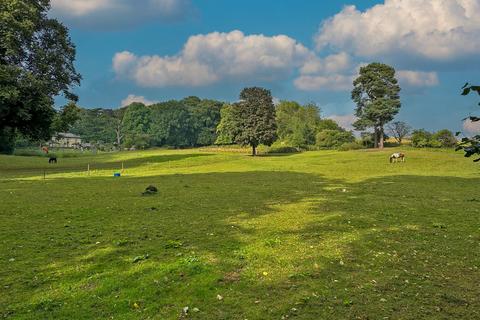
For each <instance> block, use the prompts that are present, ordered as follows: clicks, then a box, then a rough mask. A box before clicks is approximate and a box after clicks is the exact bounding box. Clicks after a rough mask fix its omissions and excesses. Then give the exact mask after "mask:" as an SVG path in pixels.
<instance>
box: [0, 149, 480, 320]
mask: <svg viewBox="0 0 480 320" xmlns="http://www.w3.org/2000/svg"><path fill="white" fill-rule="evenodd" d="M391 152H393V151H392V149H391V150H385V151H382V152H372V151H363V150H362V151H351V152H336V151H318V152H306V153H301V154H293V155H278V156H274V155H271V156H260V157H255V158H254V157H249V156H246V155H244V154H241V153H226V152H225V153H222V152H218V151H215V150H209V149H204V150H182V151H173V150H172V151H167V150H152V151H145V152H126V153H116V154H101V155H98V156H96V157H90V156H85V157H78V158H64V159H59V163H58V164H57V165H52V166H49V165H48V163H47V159H45V158H41V157H13V156H0V318H2V317H3V318H7V319H187V318H188V319H190V318H191V319H249V320H253V319H480V299H479V297H480V286H479V283H480V270H479V268H480V189H479V186H480V185H479V182H480V166H479V165H478V164H474V163H472V161H471V160H468V159H465V158H463V156H462V154H460V153H454V152H453V151H433V150H432V151H428V150H408V151H407V162H405V163H398V164H390V163H388V155H389V154H390V153H391ZM122 163H123V166H124V169H125V170H124V172H123V175H122V177H120V178H113V177H112V175H113V173H114V172H116V171H119V170H120V168H121V166H122ZM88 165H90V169H91V171H90V173H87V171H86V170H87V166H88ZM44 173H45V179H44ZM150 184H153V185H155V186H157V187H158V189H159V192H158V194H156V195H151V196H142V195H141V193H142V191H143V190H144V189H145V187H147V186H148V185H150ZM185 307H188V312H184V311H183V310H184V308H185Z"/></svg>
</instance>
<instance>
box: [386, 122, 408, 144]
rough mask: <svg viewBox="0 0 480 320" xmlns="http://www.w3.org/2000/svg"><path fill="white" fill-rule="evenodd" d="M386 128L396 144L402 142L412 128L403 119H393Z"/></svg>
mask: <svg viewBox="0 0 480 320" xmlns="http://www.w3.org/2000/svg"><path fill="white" fill-rule="evenodd" d="M388 130H389V132H390V134H391V135H392V136H393V137H394V138H395V140H397V142H398V144H402V141H403V138H405V137H406V136H407V135H408V134H409V133H410V131H411V130H412V128H411V127H410V126H409V125H408V124H406V123H405V122H403V121H395V122H392V123H391V124H389V125H388Z"/></svg>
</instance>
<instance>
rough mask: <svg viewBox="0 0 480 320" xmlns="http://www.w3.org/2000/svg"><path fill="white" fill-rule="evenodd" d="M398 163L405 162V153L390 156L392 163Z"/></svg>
mask: <svg viewBox="0 0 480 320" xmlns="http://www.w3.org/2000/svg"><path fill="white" fill-rule="evenodd" d="M398 161H401V162H405V154H404V153H401V152H396V153H394V154H392V155H391V156H390V163H393V162H398Z"/></svg>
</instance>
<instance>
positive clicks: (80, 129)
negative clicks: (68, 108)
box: [70, 108, 123, 144]
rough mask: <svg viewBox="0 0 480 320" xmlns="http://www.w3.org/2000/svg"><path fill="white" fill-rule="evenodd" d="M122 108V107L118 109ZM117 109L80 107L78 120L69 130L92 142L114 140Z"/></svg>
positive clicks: (99, 142)
mask: <svg viewBox="0 0 480 320" xmlns="http://www.w3.org/2000/svg"><path fill="white" fill-rule="evenodd" d="M119 110H123V109H119ZM116 112H118V110H111V109H100V108H97V109H80V112H79V120H78V121H76V122H75V124H74V125H73V126H72V127H71V129H70V131H71V132H73V133H76V134H78V135H80V136H81V137H82V140H84V141H87V142H90V143H94V144H101V143H111V144H113V143H115V142H116V131H115V130H116V128H117V125H116V118H115V113H116Z"/></svg>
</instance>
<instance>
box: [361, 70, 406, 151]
mask: <svg viewBox="0 0 480 320" xmlns="http://www.w3.org/2000/svg"><path fill="white" fill-rule="evenodd" d="M353 86H354V88H353V90H352V100H353V101H354V102H355V104H356V110H355V115H356V116H357V118H358V120H357V121H356V122H355V123H354V124H353V125H354V127H355V128H356V129H357V130H365V129H367V128H373V131H374V139H375V143H374V145H375V148H378V147H380V148H383V140H384V126H385V124H387V123H388V122H390V121H392V120H393V118H394V117H395V115H396V114H397V113H398V112H399V111H400V107H401V103H400V96H399V93H400V86H399V85H398V81H397V79H395V69H394V68H392V67H391V66H388V65H386V64H382V63H377V62H375V63H371V64H369V65H367V66H365V67H362V68H360V74H359V76H358V77H357V78H356V79H355V80H354V82H353Z"/></svg>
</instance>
